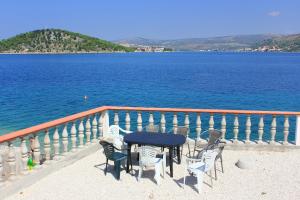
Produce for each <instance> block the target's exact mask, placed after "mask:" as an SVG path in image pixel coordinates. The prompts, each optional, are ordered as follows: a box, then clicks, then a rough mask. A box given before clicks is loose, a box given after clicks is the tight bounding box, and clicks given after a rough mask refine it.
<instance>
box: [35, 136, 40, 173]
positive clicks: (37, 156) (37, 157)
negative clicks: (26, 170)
mask: <svg viewBox="0 0 300 200" xmlns="http://www.w3.org/2000/svg"><path fill="white" fill-rule="evenodd" d="M33 152H34V161H35V163H36V166H35V167H34V168H35V169H38V168H39V167H40V161H41V152H40V141H39V135H38V133H36V134H35V135H34V148H33Z"/></svg>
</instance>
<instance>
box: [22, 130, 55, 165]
mask: <svg viewBox="0 0 300 200" xmlns="http://www.w3.org/2000/svg"><path fill="white" fill-rule="evenodd" d="M25 146H26V145H25ZM44 151H45V162H44V163H45V164H48V163H49V162H50V152H51V147H50V137H49V131H48V130H46V131H45V137H44Z"/></svg>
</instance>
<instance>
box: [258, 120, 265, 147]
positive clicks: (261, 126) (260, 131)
mask: <svg viewBox="0 0 300 200" xmlns="http://www.w3.org/2000/svg"><path fill="white" fill-rule="evenodd" d="M263 134H264V116H262V115H261V116H260V118H259V123H258V141H257V143H258V144H263V141H262V137H263Z"/></svg>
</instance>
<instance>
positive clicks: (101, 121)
mask: <svg viewBox="0 0 300 200" xmlns="http://www.w3.org/2000/svg"><path fill="white" fill-rule="evenodd" d="M98 125H99V126H98V132H99V139H100V138H101V137H102V136H103V114H102V113H101V114H100V116H99V119H98Z"/></svg>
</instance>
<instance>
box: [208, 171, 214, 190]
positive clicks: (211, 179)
mask: <svg viewBox="0 0 300 200" xmlns="http://www.w3.org/2000/svg"><path fill="white" fill-rule="evenodd" d="M209 173H210V183H211V188H213V178H212V173H211V170H210V171H209Z"/></svg>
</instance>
